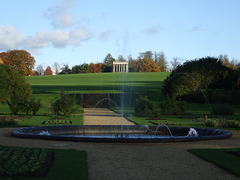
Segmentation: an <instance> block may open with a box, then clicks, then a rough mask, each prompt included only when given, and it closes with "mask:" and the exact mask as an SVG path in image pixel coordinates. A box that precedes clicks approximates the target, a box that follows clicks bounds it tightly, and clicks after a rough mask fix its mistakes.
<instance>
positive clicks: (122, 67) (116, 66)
mask: <svg viewBox="0 0 240 180" xmlns="http://www.w3.org/2000/svg"><path fill="white" fill-rule="evenodd" d="M113 72H128V62H122V61H121V62H120V61H113Z"/></svg>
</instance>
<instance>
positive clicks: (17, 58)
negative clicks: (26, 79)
mask: <svg viewBox="0 0 240 180" xmlns="http://www.w3.org/2000/svg"><path fill="white" fill-rule="evenodd" d="M8 53H9V54H10V55H9V60H10V61H11V65H10V66H11V67H12V68H14V69H16V70H17V71H18V72H19V73H20V74H22V75H24V76H27V75H31V74H32V70H33V68H34V65H35V62H36V61H35V59H34V57H33V56H31V54H30V53H29V52H27V51H25V50H13V51H8Z"/></svg>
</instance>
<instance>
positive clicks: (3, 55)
mask: <svg viewBox="0 0 240 180" xmlns="http://www.w3.org/2000/svg"><path fill="white" fill-rule="evenodd" d="M9 56H10V54H9V53H6V52H2V53H0V59H2V61H3V64H5V65H7V66H11V64H12V62H11V61H10V59H9Z"/></svg>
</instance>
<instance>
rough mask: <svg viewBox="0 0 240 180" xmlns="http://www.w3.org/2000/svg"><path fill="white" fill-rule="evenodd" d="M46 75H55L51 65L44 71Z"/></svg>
mask: <svg viewBox="0 0 240 180" xmlns="http://www.w3.org/2000/svg"><path fill="white" fill-rule="evenodd" d="M44 75H53V73H52V69H51V67H50V66H48V67H47V68H46V70H45V71H44Z"/></svg>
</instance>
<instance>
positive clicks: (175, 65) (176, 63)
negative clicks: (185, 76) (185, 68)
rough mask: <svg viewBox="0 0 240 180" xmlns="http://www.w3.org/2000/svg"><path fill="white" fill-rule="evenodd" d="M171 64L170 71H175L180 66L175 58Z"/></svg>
mask: <svg viewBox="0 0 240 180" xmlns="http://www.w3.org/2000/svg"><path fill="white" fill-rule="evenodd" d="M171 64H172V70H175V69H176V68H177V67H178V66H179V65H180V62H179V61H178V58H177V57H174V58H173V60H172V61H171Z"/></svg>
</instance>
